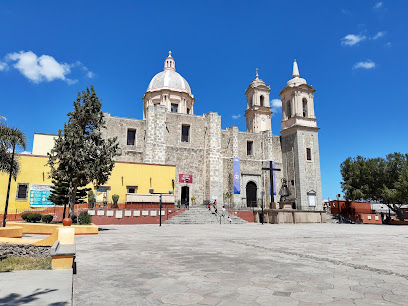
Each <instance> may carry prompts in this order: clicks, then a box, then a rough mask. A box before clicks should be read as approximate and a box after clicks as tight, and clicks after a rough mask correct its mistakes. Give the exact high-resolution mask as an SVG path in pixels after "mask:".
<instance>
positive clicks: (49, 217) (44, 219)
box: [41, 215, 54, 223]
mask: <svg viewBox="0 0 408 306" xmlns="http://www.w3.org/2000/svg"><path fill="white" fill-rule="evenodd" d="M52 219H54V216H52V215H43V216H42V217H41V221H42V222H44V223H51V221H52Z"/></svg>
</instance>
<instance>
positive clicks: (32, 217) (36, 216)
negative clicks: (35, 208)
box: [29, 213, 42, 223]
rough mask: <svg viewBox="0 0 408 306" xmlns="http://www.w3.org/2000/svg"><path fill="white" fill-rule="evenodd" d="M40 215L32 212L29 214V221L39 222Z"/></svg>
mask: <svg viewBox="0 0 408 306" xmlns="http://www.w3.org/2000/svg"><path fill="white" fill-rule="evenodd" d="M41 217H42V215H41V214H38V213H32V214H31V215H30V216H29V222H33V223H35V222H39V221H41Z"/></svg>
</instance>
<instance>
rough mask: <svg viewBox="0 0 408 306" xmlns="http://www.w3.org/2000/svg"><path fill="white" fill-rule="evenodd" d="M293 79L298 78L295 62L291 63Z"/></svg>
mask: <svg viewBox="0 0 408 306" xmlns="http://www.w3.org/2000/svg"><path fill="white" fill-rule="evenodd" d="M292 77H293V78H298V77H299V68H298V65H297V63H296V60H295V61H294V62H293V74H292Z"/></svg>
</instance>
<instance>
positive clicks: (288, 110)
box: [286, 100, 292, 119]
mask: <svg viewBox="0 0 408 306" xmlns="http://www.w3.org/2000/svg"><path fill="white" fill-rule="evenodd" d="M286 105H287V107H286V117H288V119H289V118H290V117H292V108H291V107H290V100H289V101H288V103H287V104H286Z"/></svg>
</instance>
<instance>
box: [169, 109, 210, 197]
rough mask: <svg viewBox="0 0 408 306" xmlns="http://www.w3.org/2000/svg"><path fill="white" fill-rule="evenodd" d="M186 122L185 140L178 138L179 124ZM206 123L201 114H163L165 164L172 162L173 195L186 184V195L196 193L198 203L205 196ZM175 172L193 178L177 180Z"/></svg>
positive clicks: (177, 195)
mask: <svg viewBox="0 0 408 306" xmlns="http://www.w3.org/2000/svg"><path fill="white" fill-rule="evenodd" d="M183 124H184V125H189V126H190V137H189V141H188V142H182V141H181V129H182V125H183ZM206 133H207V127H206V120H205V118H204V116H194V115H185V114H175V113H167V118H166V164H171V165H176V177H175V186H174V192H175V198H176V199H180V197H181V188H182V187H183V186H188V187H189V193H190V195H189V198H190V204H191V197H192V196H194V197H196V203H199V204H201V203H202V202H203V201H205V200H208V199H209V195H208V194H209V193H208V191H207V192H206V187H205V186H206V183H207V181H208V175H206V167H207V163H206V150H205V148H206V141H207V137H206ZM179 174H190V175H192V177H193V182H190V183H180V182H179Z"/></svg>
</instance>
